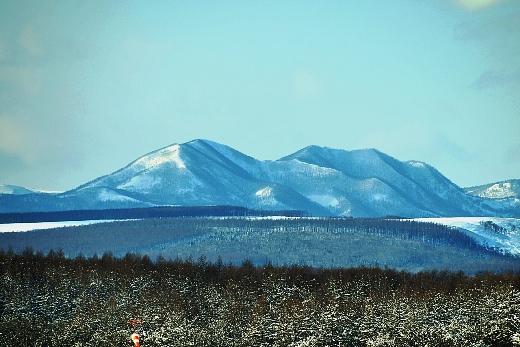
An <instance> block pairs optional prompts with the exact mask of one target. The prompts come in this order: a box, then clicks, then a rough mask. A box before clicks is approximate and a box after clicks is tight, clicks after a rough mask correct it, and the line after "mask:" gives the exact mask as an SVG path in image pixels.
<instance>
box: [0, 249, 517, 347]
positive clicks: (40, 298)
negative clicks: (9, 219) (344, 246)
mask: <svg viewBox="0 0 520 347" xmlns="http://www.w3.org/2000/svg"><path fill="white" fill-rule="evenodd" d="M0 276H1V278H2V283H1V285H0V339H1V340H2V344H3V345H5V346H130V345H131V342H130V339H129V336H130V334H131V333H132V332H133V331H137V332H138V333H139V334H140V335H141V336H142V339H143V341H142V346H150V347H151V346H512V345H520V319H519V317H520V275H518V274H478V275H476V276H471V277H469V276H466V275H464V274H462V273H460V272H458V273H455V272H419V273H415V274H411V273H407V272H397V271H394V270H382V269H377V268H351V269H315V268H310V267H299V266H291V267H273V266H272V265H270V264H267V265H265V266H262V267H255V266H253V265H252V264H251V262H244V263H243V264H241V265H240V266H232V265H226V264H223V263H222V262H221V261H217V262H214V263H209V262H208V261H207V260H206V259H205V258H200V259H197V260H195V261H192V260H185V261H181V260H170V261H167V260H165V259H164V258H159V259H158V260H157V261H156V262H152V261H151V260H150V258H148V257H147V256H139V255H135V254H128V255H126V256H125V257H123V258H114V257H113V256H111V255H110V254H105V255H103V256H101V257H97V256H96V257H91V258H85V257H77V258H75V259H69V258H65V257H64V255H63V253H62V252H59V251H57V252H56V251H51V252H49V253H48V254H46V255H43V254H42V253H34V252H33V251H32V250H30V249H26V250H25V251H23V252H22V253H21V254H15V253H13V252H3V251H2V252H1V253H0ZM130 319H136V320H139V321H140V322H141V324H139V325H137V326H136V327H135V330H133V329H132V327H131V326H130V324H129V323H128V322H129V320H130Z"/></svg>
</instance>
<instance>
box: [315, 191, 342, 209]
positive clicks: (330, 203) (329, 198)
mask: <svg viewBox="0 0 520 347" xmlns="http://www.w3.org/2000/svg"><path fill="white" fill-rule="evenodd" d="M307 198H309V200H312V201H314V202H316V203H318V204H320V205H321V206H324V207H337V206H339V204H340V202H339V200H338V198H337V197H335V196H334V195H328V194H316V195H309V196H307Z"/></svg>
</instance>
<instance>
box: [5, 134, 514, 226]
mask: <svg viewBox="0 0 520 347" xmlns="http://www.w3.org/2000/svg"><path fill="white" fill-rule="evenodd" d="M160 205H182V206H200V205H234V206H244V207H248V208H253V209H268V210H291V209H292V210H303V211H307V212H308V213H310V214H312V215H340V216H367V217H370V216H385V215H400V216H404V217H436V216H461V215H464V216H473V215H503V216H511V215H515V214H516V215H518V208H517V206H515V205H514V204H511V202H510V201H494V200H489V199H483V198H480V197H475V196H470V195H468V194H466V193H465V192H464V190H463V189H461V188H460V187H458V186H457V185H455V184H454V183H453V182H451V181H450V180H448V179H447V178H446V177H444V176H443V175H442V174H441V173H439V172H438V171H437V170H436V169H434V168H433V167H431V166H429V165H427V164H425V163H422V162H418V161H409V162H402V161H399V160H397V159H395V158H392V157H390V156H388V155H386V154H384V153H382V152H380V151H377V150H375V149H366V150H356V151H345V150H338V149H331V148H326V147H318V146H309V147H306V148H304V149H302V150H300V151H297V152H295V153H293V154H291V155H289V156H287V157H284V158H281V159H279V160H265V161H262V160H257V159H255V158H253V157H250V156H247V155H245V154H243V153H241V152H239V151H236V150H234V149H233V148H231V147H229V146H226V145H222V144H219V143H216V142H212V141H208V140H200V139H199V140H193V141H190V142H186V143H182V144H173V145H170V146H167V147H164V148H161V149H159V150H156V151H153V152H150V153H148V154H146V155H143V156H141V157H140V158H138V159H136V160H135V161H133V162H131V163H130V164H128V165H127V166H125V167H124V168H122V169H120V170H117V171H115V172H113V173H111V174H108V175H106V176H102V177H99V178H97V179H95V180H93V181H90V182H88V183H86V184H83V185H81V186H79V187H77V188H75V189H72V190H70V191H67V192H64V193H60V194H42V193H34V194H27V195H20V196H7V195H3V196H0V212H17V211H56V210H70V209H103V208H128V207H145V206H160Z"/></svg>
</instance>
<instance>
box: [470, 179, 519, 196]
mask: <svg viewBox="0 0 520 347" xmlns="http://www.w3.org/2000/svg"><path fill="white" fill-rule="evenodd" d="M464 190H465V191H466V193H468V194H471V195H475V196H479V197H481V198H488V199H506V198H517V199H520V179H512V180H506V181H500V182H494V183H489V184H484V185H481V186H474V187H467V188H464Z"/></svg>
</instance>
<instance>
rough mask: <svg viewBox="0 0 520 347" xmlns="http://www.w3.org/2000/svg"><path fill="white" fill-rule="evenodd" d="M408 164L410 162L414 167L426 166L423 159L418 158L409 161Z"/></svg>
mask: <svg viewBox="0 0 520 347" xmlns="http://www.w3.org/2000/svg"><path fill="white" fill-rule="evenodd" d="M408 164H410V165H411V166H413V167H419V168H422V167H425V166H426V165H425V164H424V163H423V162H422V161H417V160H410V161H409V162H408Z"/></svg>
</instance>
